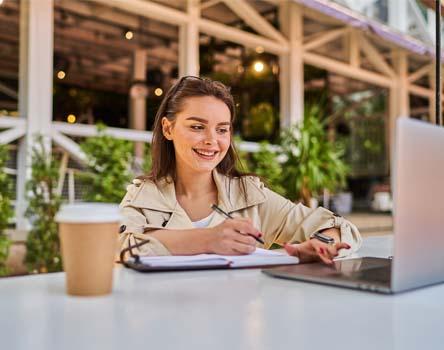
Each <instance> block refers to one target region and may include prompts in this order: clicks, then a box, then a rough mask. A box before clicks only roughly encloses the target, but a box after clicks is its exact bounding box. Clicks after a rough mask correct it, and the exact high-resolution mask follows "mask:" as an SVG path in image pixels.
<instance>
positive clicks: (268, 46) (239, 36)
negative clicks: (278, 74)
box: [199, 18, 289, 55]
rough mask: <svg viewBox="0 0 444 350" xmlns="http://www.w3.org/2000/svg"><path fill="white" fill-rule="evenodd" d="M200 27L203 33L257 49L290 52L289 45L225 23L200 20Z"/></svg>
mask: <svg viewBox="0 0 444 350" xmlns="http://www.w3.org/2000/svg"><path fill="white" fill-rule="evenodd" d="M199 29H200V31H201V32H202V33H205V34H208V35H212V36H214V37H216V38H219V39H222V40H227V41H231V42H234V43H238V44H240V45H243V46H246V47H251V48H253V49H255V48H256V47H258V46H262V47H263V48H264V50H265V51H268V52H270V53H273V54H276V55H279V54H283V53H286V52H288V50H289V49H288V45H286V44H282V43H277V42H275V41H273V40H270V39H267V38H264V37H263V36H259V35H256V34H251V33H248V32H245V31H243V30H239V29H236V28H232V27H230V26H227V25H225V24H220V23H217V22H214V21H210V20H208V19H204V18H201V19H200V20H199Z"/></svg>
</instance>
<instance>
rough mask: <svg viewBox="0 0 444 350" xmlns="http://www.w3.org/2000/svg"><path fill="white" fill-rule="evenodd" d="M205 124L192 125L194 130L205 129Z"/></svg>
mask: <svg viewBox="0 0 444 350" xmlns="http://www.w3.org/2000/svg"><path fill="white" fill-rule="evenodd" d="M203 128H204V127H203V125H191V129H193V130H203Z"/></svg>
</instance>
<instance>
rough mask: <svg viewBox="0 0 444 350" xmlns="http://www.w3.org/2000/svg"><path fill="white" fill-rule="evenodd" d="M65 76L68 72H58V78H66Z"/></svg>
mask: <svg viewBox="0 0 444 350" xmlns="http://www.w3.org/2000/svg"><path fill="white" fill-rule="evenodd" d="M65 77H66V73H65V72H64V71H62V70H59V71H58V72H57V78H59V79H65Z"/></svg>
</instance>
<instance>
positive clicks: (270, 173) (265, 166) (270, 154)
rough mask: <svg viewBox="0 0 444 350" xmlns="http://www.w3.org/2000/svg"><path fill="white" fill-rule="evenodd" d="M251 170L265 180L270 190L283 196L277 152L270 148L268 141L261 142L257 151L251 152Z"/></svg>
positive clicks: (281, 171) (280, 168) (281, 170)
mask: <svg viewBox="0 0 444 350" xmlns="http://www.w3.org/2000/svg"><path fill="white" fill-rule="evenodd" d="M252 163H253V167H252V168H253V171H254V173H256V174H257V175H259V176H260V177H261V178H263V179H264V180H266V183H267V185H268V186H269V187H270V189H271V190H273V191H275V192H277V193H279V194H280V195H282V196H285V194H286V191H285V188H284V186H282V175H283V169H282V165H281V164H280V163H279V161H278V153H277V152H276V151H274V150H272V149H271V147H270V144H269V143H268V142H261V144H260V149H259V151H258V152H256V153H253V154H252Z"/></svg>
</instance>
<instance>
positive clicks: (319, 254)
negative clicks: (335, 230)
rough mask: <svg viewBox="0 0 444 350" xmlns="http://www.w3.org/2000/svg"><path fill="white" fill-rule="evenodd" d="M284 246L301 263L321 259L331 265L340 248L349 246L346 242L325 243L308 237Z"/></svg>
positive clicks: (348, 247)
mask: <svg viewBox="0 0 444 350" xmlns="http://www.w3.org/2000/svg"><path fill="white" fill-rule="evenodd" d="M284 248H285V250H286V251H287V253H288V255H293V256H297V257H298V258H299V260H300V261H301V263H307V262H316V261H322V262H324V263H325V264H327V265H331V264H333V258H335V257H336V256H338V254H339V253H338V252H339V250H340V249H350V248H351V247H350V246H349V245H348V244H347V243H334V244H326V243H323V242H321V241H319V240H317V239H309V240H308V241H305V242H303V243H299V244H285V247H284Z"/></svg>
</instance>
